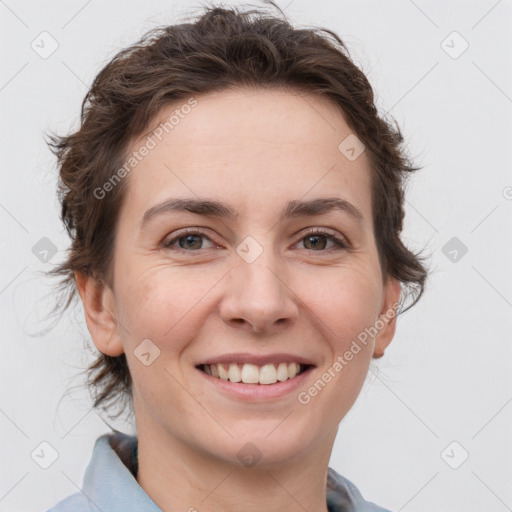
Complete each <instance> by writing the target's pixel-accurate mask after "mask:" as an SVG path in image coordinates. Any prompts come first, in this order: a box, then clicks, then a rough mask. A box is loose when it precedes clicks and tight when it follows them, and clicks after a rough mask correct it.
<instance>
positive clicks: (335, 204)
mask: <svg viewBox="0 0 512 512" xmlns="http://www.w3.org/2000/svg"><path fill="white" fill-rule="evenodd" d="M332 210H341V211H343V212H345V213H347V214H348V215H350V216H351V217H352V218H354V219H355V220H357V221H358V223H359V224H361V225H364V216H363V214H362V213H361V212H360V211H359V210H358V209H357V208H356V207H355V206H354V205H353V204H352V203H349V202H348V201H346V200H345V199H341V198H339V197H326V198H319V199H311V200H309V201H302V200H293V201H289V202H288V203H287V204H286V206H285V207H284V208H283V210H282V211H281V214H280V217H279V221H282V220H284V219H289V218H294V217H309V216H315V215H323V214H325V213H328V212H330V211H332ZM183 211H187V212H191V213H195V214H197V215H203V216H205V217H218V218H222V219H229V220H234V219H236V218H237V217H238V212H236V211H235V210H234V209H233V208H232V207H231V206H230V205H229V204H226V203H222V202H220V201H215V200H210V199H196V198H180V199H173V198H171V199H167V200H165V201H163V202H161V203H159V204H157V205H155V206H152V207H151V208H150V209H149V210H147V211H146V212H145V213H144V216H143V218H142V221H141V228H142V227H143V226H144V225H145V224H146V223H148V222H149V221H150V220H151V219H153V218H154V217H157V216H160V215H163V214H167V213H169V212H183Z"/></svg>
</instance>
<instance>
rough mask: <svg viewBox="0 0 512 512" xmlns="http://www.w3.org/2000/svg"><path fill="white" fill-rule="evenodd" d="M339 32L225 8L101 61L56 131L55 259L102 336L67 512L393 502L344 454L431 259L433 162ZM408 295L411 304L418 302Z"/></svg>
mask: <svg viewBox="0 0 512 512" xmlns="http://www.w3.org/2000/svg"><path fill="white" fill-rule="evenodd" d="M401 142H402V137H401V134H400V131H399V130H398V128H393V127H392V126H391V125H390V124H388V123H387V122H385V121H384V120H383V119H381V118H380V117H379V116H378V114H377V111H376V108H375V105H374V102H373V92H372V88H371V86H370V84H369V83H368V81H367V79H366V77H365V76H364V74H363V73H362V72H361V71H360V70H359V69H358V68H357V67H356V66H355V65H354V64H353V63H352V61H351V60H350V58H349V56H348V55H347V52H346V49H345V48H344V46H343V43H342V42H341V40H340V39H339V38H338V37H337V36H336V35H335V34H333V33H332V32H330V31H321V30H303V29H295V28H293V27H292V26H291V25H290V24H289V23H288V22H287V21H285V20H283V19H281V18H276V17H273V16H270V15H267V14H266V13H264V12H260V11H241V10H239V9H235V8H214V7H213V8H206V9H205V12H204V13H202V16H201V17H199V19H197V20H196V21H195V22H194V23H188V24H182V25H174V26H169V27H164V28H160V29H156V30H153V31H152V32H150V33H148V34H147V35H146V36H145V37H144V38H143V39H142V40H141V41H140V42H139V43H138V44H136V45H133V46H132V47H130V48H127V49H125V50H123V51H121V52H120V53H119V54H118V55H116V56H115V57H114V59H113V60H112V61H111V62H110V63H109V64H108V65H107V66H105V68H104V69H103V70H102V71H101V72H100V73H99V74H98V76H97V77H96V79H95V80H94V83H93V85H92V87H91V89H90V91H89V93H88V94H87V97H86V99H85V100H84V104H83V110H82V123H81V126H80V128H79V130H77V131H76V132H75V133H72V134H70V135H69V136H67V137H53V138H52V140H51V143H50V144H51V147H52V149H53V150H54V152H55V154H56V155H57V156H58V159H59V167H60V179H61V182H60V197H61V201H62V219H63V222H64V223H65V225H66V227H67V230H68V233H69V234H70V236H71V238H72V245H71V248H70V252H69V256H68V259H67V260H66V262H65V263H63V264H62V265H61V266H60V267H58V268H56V269H54V271H53V273H54V274H56V275H61V276H64V279H63V281H62V285H63V287H64V288H67V289H68V290H69V292H70V294H71V295H70V296H69V300H68V303H67V304H66V306H67V305H68V304H69V301H70V300H71V298H73V294H74V293H75V290H77V291H78V292H79V295H80V297H81V300H82V303H83V306H84V311H85V318H86V322H87V326H88V329H89V331H90V334H91V337H92V340H93V342H94V344H95V346H96V348H97V349H98V351H99V353H100V356H99V358H98V359H97V361H96V362H95V364H94V365H93V366H91V368H90V385H91V388H92V389H93V390H94V392H95V402H94V406H95V407H99V406H101V407H103V408H105V409H107V405H108V404H111V403H112V402H114V401H117V402H118V401H119V400H120V399H125V400H126V403H127V406H128V407H129V408H133V412H134V415H135V422H136V432H137V435H136V436H129V435H127V434H124V433H121V432H118V431H115V432H114V433H113V434H105V435H103V436H101V437H100V438H99V439H98V440H97V441H96V445H95V447H94V452H93V456H92V460H91V462H90V464H89V466H88V468H87V471H86V474H85V479H84V484H83V488H82V490H81V492H79V493H76V494H74V495H73V496H70V497H68V498H66V499H65V500H63V501H62V502H60V503H59V504H57V505H56V506H55V507H54V508H52V509H51V510H52V511H54V512H57V511H59V512H60V511H67V510H73V511H82V510H103V511H105V512H106V511H107V510H108V511H117V510H119V511H121V510H123V511H126V510H146V511H156V510H166V511H175V510H188V511H194V510H197V511H200V512H202V511H217V510H223V511H230V510H240V509H242V508H243V510H246V511H251V510H252V511H256V510H258V511H261V510H267V511H284V510H286V511H292V510H293V511H295V510H308V511H315V512H321V511H330V512H332V511H337V512H339V511H383V510H384V509H383V508H380V507H378V506H377V505H375V504H373V503H372V502H370V501H366V500H365V499H363V497H362V495H361V493H360V492H359V491H358V490H357V488H356V487H355V486H354V484H352V483H351V482H350V481H349V480H347V479H346V478H344V477H342V476H341V475H338V474H337V473H335V472H334V471H333V470H332V469H330V468H328V463H329V458H330V455H331V451H332V447H333V443H334V440H335V437H336V433H337V429H338V425H339V423H340V421H341V420H342V418H343V417H344V416H345V414H346V413H347V412H348V410H349V409H350V408H351V406H352V405H353V403H354V401H355V400H356V398H357V395H358V393H359V392H360V390H361V387H362V385H363V383H364V380H365V377H366V374H367V372H368V367H369V364H370V361H371V359H372V357H373V358H378V357H381V356H382V355H383V354H384V351H385V349H386V347H387V346H388V345H389V343H390V342H391V340H392V338H393V335H394V332H395V328H396V314H397V310H398V309H399V308H400V309H401V310H402V311H403V308H401V306H403V303H404V299H405V296H406V294H404V293H403V292H404V291H407V290H408V289H411V288H412V289H413V290H415V291H416V293H415V294H413V295H414V301H413V304H414V303H415V302H416V301H417V300H418V299H419V297H420V296H421V293H422V291H423V286H424V282H425V279H426V275H427V273H426V270H425V268H424V266H423V264H422V262H421V261H420V259H419V258H418V256H417V255H415V254H413V253H411V252H410V251H409V250H408V249H407V248H406V247H405V246H404V245H403V244H402V242H401V240H400V232H401V230H402V222H403V216H404V210H403V186H404V180H405V178H406V177H407V176H408V175H409V173H410V172H412V171H414V170H416V168H414V167H412V166H411V165H410V162H409V161H408V159H407V158H406V156H405V154H404V152H403V151H402V149H401V147H400V144H401ZM409 307H410V306H409Z"/></svg>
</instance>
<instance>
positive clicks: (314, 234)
mask: <svg viewBox="0 0 512 512" xmlns="http://www.w3.org/2000/svg"><path fill="white" fill-rule="evenodd" d="M300 241H301V242H304V245H305V246H306V249H313V251H314V252H326V244H327V242H329V241H330V242H332V243H333V244H334V248H333V247H331V248H330V249H327V250H335V251H336V250H344V249H345V250H346V249H349V248H350V246H349V244H348V242H347V241H346V240H345V239H343V238H341V237H339V236H337V235H335V234H334V233H331V232H329V231H326V230H324V229H320V228H314V229H311V230H309V231H308V232H307V233H306V234H305V236H304V237H303V238H302V239H301V240H300ZM308 245H309V247H308Z"/></svg>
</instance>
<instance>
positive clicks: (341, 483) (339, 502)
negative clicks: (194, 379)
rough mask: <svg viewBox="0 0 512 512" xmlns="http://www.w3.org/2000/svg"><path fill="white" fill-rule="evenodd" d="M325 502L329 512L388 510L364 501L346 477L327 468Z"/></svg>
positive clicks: (379, 511)
mask: <svg viewBox="0 0 512 512" xmlns="http://www.w3.org/2000/svg"><path fill="white" fill-rule="evenodd" d="M327 503H328V506H329V512H345V511H347V512H390V511H389V510H388V509H385V508H382V507H379V506H378V505H376V504H375V503H373V502H371V501H366V500H365V499H364V498H363V495H362V494H361V492H360V491H359V489H358V488H357V487H356V486H355V485H354V484H353V483H352V482H351V481H350V480H348V478H345V477H344V476H342V475H340V474H339V473H336V471H334V470H333V469H332V468H329V470H328V473H327Z"/></svg>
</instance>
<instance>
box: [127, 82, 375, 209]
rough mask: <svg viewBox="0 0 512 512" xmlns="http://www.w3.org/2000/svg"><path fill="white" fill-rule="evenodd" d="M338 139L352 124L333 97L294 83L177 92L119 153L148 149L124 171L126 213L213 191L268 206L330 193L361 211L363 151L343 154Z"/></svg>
mask: <svg viewBox="0 0 512 512" xmlns="http://www.w3.org/2000/svg"><path fill="white" fill-rule="evenodd" d="M347 137H349V139H348V140H349V141H351V140H352V139H351V138H350V137H354V134H353V131H352V130H351V128H350V127H349V126H348V124H347V123H346V121H345V119H344V117H343V115H342V112H341V110H340V109H339V107H338V106H337V105H336V104H335V103H334V102H332V101H331V100H329V99H327V98H325V97H322V96H318V95H312V94H308V93H304V92H300V91H298V90H294V89H254V88H240V89H237V90H226V91H219V92H214V93H208V94H204V95H198V96H195V97H193V98H192V97H191V98H185V99H183V100H180V101H175V102H173V103H171V104H168V105H166V106H165V107H164V108H162V109H161V111H160V112H159V113H158V115H157V116H156V117H155V119H154V120H153V121H152V123H151V125H150V128H149V129H148V130H146V132H145V134H144V135H143V136H141V137H139V138H138V139H137V140H136V141H135V142H134V143H133V144H132V146H131V148H130V152H129V155H130V154H132V153H133V152H139V154H140V153H141V150H142V148H143V146H146V147H151V149H150V150H149V151H144V153H145V156H144V157H142V158H141V159H140V161H138V162H137V164H136V166H134V168H133V170H132V171H131V172H130V174H129V176H128V179H129V186H128V194H127V198H126V200H127V201H128V202H129V204H130V210H131V211H132V212H135V211H139V210H143V209H144V210H145V209H147V208H149V207H151V206H153V205H154V204H157V203H159V202H161V201H163V200H165V199H167V198H168V197H170V196H172V197H191V196H196V197H209V198H219V199H222V200H223V201H228V202H229V203H230V204H233V205H234V207H235V208H237V209H239V208H242V210H243V209H244V208H245V207H247V208H250V207H251V205H252V206H253V208H254V211H258V210H259V209H261V207H262V206H263V204H264V203H265V204H266V205H267V210H268V205H269V204H271V203H275V204H276V209H275V211H276V212H277V211H281V207H282V204H283V203H284V202H287V201H289V200H293V199H311V198H314V197H327V196H328V197H332V196H333V195H334V196H339V197H342V198H344V199H346V200H349V201H350V202H351V203H355V204H356V206H357V207H358V208H359V209H360V210H361V211H362V212H363V214H364V216H365V217H368V216H371V215H370V214H371V204H370V167H369V162H368V159H367V156H366V154H365V152H364V151H363V152H362V153H361V155H360V156H359V157H358V158H356V159H350V158H347V156H346V153H344V151H343V150H344V149H346V148H345V146H346V144H345V143H344V141H346V140H347ZM340 144H341V148H340ZM349 156H350V155H349ZM139 158H140V157H139ZM139 213H140V212H139Z"/></svg>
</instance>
